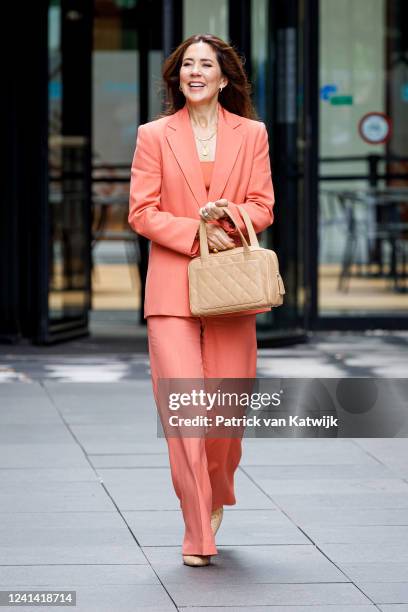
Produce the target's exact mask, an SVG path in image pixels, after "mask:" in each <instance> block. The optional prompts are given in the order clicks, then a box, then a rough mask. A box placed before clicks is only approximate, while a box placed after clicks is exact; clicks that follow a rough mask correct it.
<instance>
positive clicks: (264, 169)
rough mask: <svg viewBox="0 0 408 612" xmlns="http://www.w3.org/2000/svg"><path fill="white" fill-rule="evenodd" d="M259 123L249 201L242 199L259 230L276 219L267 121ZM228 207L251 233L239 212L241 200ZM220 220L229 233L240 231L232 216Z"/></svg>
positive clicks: (238, 221) (248, 191)
mask: <svg viewBox="0 0 408 612" xmlns="http://www.w3.org/2000/svg"><path fill="white" fill-rule="evenodd" d="M259 123H260V128H259V131H258V134H257V138H256V143H255V151H254V159H253V162H252V171H251V176H250V181H249V185H248V190H247V194H246V201H245V202H243V203H242V204H241V203H239V204H240V206H243V208H245V210H246V211H247V213H248V215H249V217H250V219H251V221H252V224H253V226H254V230H255V233H256V234H258V233H260V232H261V231H262V230H264V229H265V228H267V227H268V226H269V225H271V224H272V223H273V219H274V214H273V207H274V204H275V195H274V191H273V185H272V176H271V163H270V159H269V142H268V132H267V130H266V127H265V124H264V123H262V122H259ZM228 209H229V210H230V211H231V212H232V214H233V215H234V219H236V220H237V223H238V226H239V229H240V230H241V231H242V232H243V233H244V234H245V235H247V231H246V226H245V223H244V220H243V218H242V216H241V214H240V212H239V209H238V206H237V203H234V202H229V203H228ZM218 223H219V224H220V226H221V227H222V228H223V229H224V231H225V232H226V233H227V234H229V235H231V236H236V235H238V232H237V230H236V228H235V226H234V225H233V224H232V222H231V221H230V220H229V219H228V218H221V219H218Z"/></svg>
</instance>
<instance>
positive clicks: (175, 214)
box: [129, 34, 274, 566]
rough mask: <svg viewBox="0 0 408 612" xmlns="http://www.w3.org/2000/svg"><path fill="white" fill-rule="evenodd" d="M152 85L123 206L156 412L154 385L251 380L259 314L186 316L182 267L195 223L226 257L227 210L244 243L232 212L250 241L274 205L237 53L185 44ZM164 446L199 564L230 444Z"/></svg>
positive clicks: (223, 494) (209, 542)
mask: <svg viewBox="0 0 408 612" xmlns="http://www.w3.org/2000/svg"><path fill="white" fill-rule="evenodd" d="M163 77H164V82H165V84H166V87H167V110H166V112H165V113H164V115H163V116H161V117H159V118H158V119H156V120H155V121H151V122H150V123H148V124H146V125H142V126H140V127H139V130H138V136H137V144H136V150H135V154H134V158H133V163H132V172H131V177H132V178H131V187H130V205H129V206H130V209H129V223H130V225H131V227H132V228H133V229H134V230H135V231H136V232H138V233H139V234H141V235H142V236H145V237H146V238H148V239H150V240H151V241H152V246H151V250H150V256H149V269H148V276H147V283H146V297H145V317H146V318H147V329H148V340H149V356H150V366H151V375H152V386H153V393H154V397H155V400H156V405H157V407H158V409H159V412H160V414H165V413H166V408H168V403H167V404H166V402H163V398H162V396H161V394H160V390H159V387H160V385H159V381H160V380H161V379H179V378H183V379H185V378H191V379H195V380H197V379H199V380H202V379H209V378H215V379H220V378H232V379H238V380H237V384H238V385H239V380H240V379H245V380H252V379H253V378H255V376H256V360H257V340H256V317H255V315H256V314H257V313H258V312H264V311H265V310H268V309H263V310H255V311H245V312H239V313H234V315H238V316H234V315H227V316H212V317H194V316H193V315H192V312H191V309H190V303H189V293H188V265H189V263H190V262H191V258H192V257H196V256H197V255H198V254H199V240H198V237H197V233H198V229H199V227H200V224H201V220H204V221H205V222H206V230H207V240H208V245H209V247H210V248H211V249H212V250H226V249H228V248H230V247H231V246H234V245H235V240H237V235H238V231H237V229H236V227H235V226H233V225H232V224H230V222H229V221H228V217H226V213H225V209H226V207H228V209H229V210H231V212H232V213H233V217H234V218H235V219H236V220H237V224H238V227H239V229H240V230H241V231H242V232H243V233H244V234H246V235H247V228H246V225H245V223H244V220H243V218H242V216H241V213H240V207H242V209H243V210H245V211H246V212H247V213H248V215H249V217H250V219H251V221H252V224H253V226H254V229H255V232H256V233H259V232H261V231H262V230H263V229H265V228H266V227H268V226H269V225H270V224H271V223H272V221H273V213H272V209H273V205H274V193H273V187H272V179H271V168H270V162H269V148H268V135H267V132H266V128H265V125H264V124H263V123H262V122H260V121H256V120H255V119H256V117H255V112H254V109H253V107H252V104H251V100H250V96H249V91H250V86H249V83H248V81H247V77H246V75H245V72H244V69H243V65H242V62H241V60H240V58H239V57H238V55H237V53H236V51H235V50H234V49H233V48H232V47H231V46H230V45H229V44H228V43H226V42H224V41H223V40H221V39H220V38H218V37H216V36H212V35H211V34H199V35H195V36H192V37H190V38H189V39H187V40H186V41H184V42H183V43H182V44H181V45H180V46H179V47H178V48H177V49H176V50H175V51H174V52H173V53H172V54H171V55H170V57H169V58H167V60H166V61H165V64H164V67H163ZM208 162H210V164H208ZM206 163H207V164H208V165H207V166H205V170H204V167H203V166H202V164H206ZM210 290H211V288H209V291H210ZM167 444H168V450H169V459H170V467H171V476H172V481H173V485H174V489H175V492H176V494H177V496H178V498H179V500H180V507H181V509H182V512H183V518H184V522H185V535H184V541H183V547H182V553H183V561H184V563H185V564H187V565H193V566H205V565H208V564H209V563H210V559H211V555H216V554H217V548H216V545H215V534H216V532H217V530H218V528H219V526H220V523H221V520H222V516H223V507H224V506H225V505H234V504H235V503H236V499H235V494H234V473H235V471H236V469H237V467H238V464H239V461H240V458H241V453H242V449H241V438H240V437H228V438H225V437H224V438H223V437H219V438H214V437H211V438H209V437H202V436H201V437H200V433H198V434H197V433H196V434H195V436H193V437H184V436H183V435H179V436H175V437H167Z"/></svg>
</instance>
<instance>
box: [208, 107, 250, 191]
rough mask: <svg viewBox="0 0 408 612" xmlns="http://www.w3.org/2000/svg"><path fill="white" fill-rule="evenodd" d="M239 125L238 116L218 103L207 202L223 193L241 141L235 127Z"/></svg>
mask: <svg viewBox="0 0 408 612" xmlns="http://www.w3.org/2000/svg"><path fill="white" fill-rule="evenodd" d="M239 125H241V119H240V117H239V116H238V115H234V114H232V113H230V112H228V111H227V110H226V109H224V108H223V107H222V106H221V105H220V104H219V112H218V131H217V145H216V149H215V163H214V168H213V173H212V177H211V183H210V188H209V190H208V201H209V202H215V200H219V199H220V198H222V195H223V193H224V190H225V186H226V184H227V181H228V179H229V177H230V174H231V172H232V169H233V167H234V164H235V161H236V159H237V156H238V153H239V150H240V148H241V145H242V141H243V136H242V133H241V131H239V130H238V129H236V128H237V127H238V126H239ZM206 195H207V194H206Z"/></svg>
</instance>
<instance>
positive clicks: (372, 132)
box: [358, 112, 392, 144]
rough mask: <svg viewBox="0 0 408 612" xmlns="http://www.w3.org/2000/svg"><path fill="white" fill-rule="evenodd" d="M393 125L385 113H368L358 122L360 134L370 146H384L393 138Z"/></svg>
mask: <svg viewBox="0 0 408 612" xmlns="http://www.w3.org/2000/svg"><path fill="white" fill-rule="evenodd" d="M391 132H392V123H391V119H390V117H388V116H387V115H386V114H385V113H380V112H374V113H367V114H366V115H364V116H363V117H362V118H361V119H360V121H359V122H358V133H359V134H360V136H361V138H362V139H363V140H364V141H365V142H367V143H368V144H384V142H387V140H389V139H390V138H391Z"/></svg>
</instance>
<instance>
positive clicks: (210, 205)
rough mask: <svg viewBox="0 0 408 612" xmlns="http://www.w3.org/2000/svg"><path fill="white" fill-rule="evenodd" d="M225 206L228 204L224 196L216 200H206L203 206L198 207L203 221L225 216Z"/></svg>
mask: <svg viewBox="0 0 408 612" xmlns="http://www.w3.org/2000/svg"><path fill="white" fill-rule="evenodd" d="M226 206H228V200H226V199H225V198H222V199H221V200H216V201H215V202H207V204H206V205H205V206H202V207H201V208H200V217H201V219H204V221H216V220H217V219H221V218H222V217H225V216H226V214H225V212H224V210H223V208H225V207H226Z"/></svg>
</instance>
